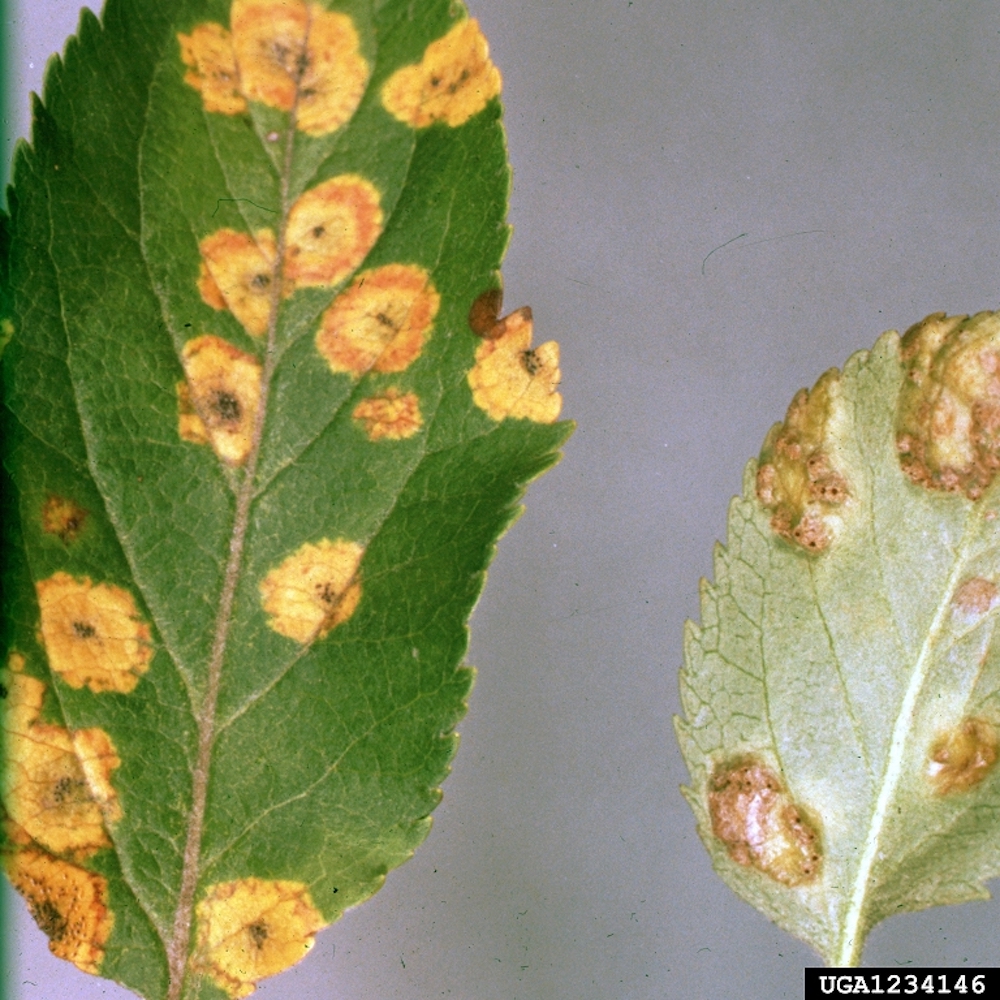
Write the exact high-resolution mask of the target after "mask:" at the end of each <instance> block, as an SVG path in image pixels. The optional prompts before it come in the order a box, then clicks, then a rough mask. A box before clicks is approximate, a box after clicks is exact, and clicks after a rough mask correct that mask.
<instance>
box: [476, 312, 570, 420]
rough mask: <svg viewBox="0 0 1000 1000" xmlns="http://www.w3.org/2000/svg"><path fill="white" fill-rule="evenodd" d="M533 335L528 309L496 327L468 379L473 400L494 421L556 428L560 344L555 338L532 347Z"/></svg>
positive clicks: (560, 398)
mask: <svg viewBox="0 0 1000 1000" xmlns="http://www.w3.org/2000/svg"><path fill="white" fill-rule="evenodd" d="M531 337H532V320H531V310H530V309H528V308H527V307H525V308H523V309H518V310H517V311H516V312H513V313H511V314H510V315H509V316H508V317H507V318H506V319H503V320H501V321H500V322H499V323H497V324H496V325H495V326H494V328H493V331H492V333H491V335H490V337H489V338H487V339H485V340H484V341H483V343H482V344H480V345H479V347H478V348H477V350H476V363H475V365H474V366H473V367H472V370H471V371H470V372H469V375H468V379H469V387H470V388H471V389H472V400H473V402H474V403H475V404H476V406H478V407H479V408H480V409H482V410H485V411H486V412H487V413H488V414H489V415H490V416H491V417H492V418H493V419H494V420H503V419H504V418H505V417H519V418H523V419H526V420H534V421H536V422H537V423H540V424H551V423H552V422H553V421H555V420H557V419H558V417H559V411H560V410H561V409H562V396H560V395H559V393H558V392H557V391H556V390H557V389H558V387H559V380H560V378H561V377H562V375H561V373H560V371H559V345H558V344H557V343H556V342H555V341H554V340H550V341H549V342H548V343H545V344H542V345H541V346H540V347H536V348H532V346H531Z"/></svg>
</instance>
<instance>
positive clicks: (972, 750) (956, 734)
mask: <svg viewBox="0 0 1000 1000" xmlns="http://www.w3.org/2000/svg"><path fill="white" fill-rule="evenodd" d="M996 759H997V731H996V727H995V726H994V725H993V724H992V723H990V722H987V721H986V720H985V719H974V718H970V719H965V720H964V721H963V722H962V723H961V724H960V725H959V726H956V727H955V728H954V729H952V730H951V731H949V732H947V733H944V734H942V735H941V736H939V737H938V738H937V739H936V740H935V741H934V744H933V746H932V747H931V751H930V758H929V760H928V763H927V777H928V778H930V781H931V784H932V786H933V788H934V791H935V792H936V793H937V794H938V795H947V794H949V793H951V792H964V791H966V790H967V789H969V788H972V787H974V786H975V785H978V784H979V783H980V782H981V781H982V780H983V779H984V778H985V777H986V775H987V774H989V772H990V770H991V769H992V768H993V765H994V764H995V763H996Z"/></svg>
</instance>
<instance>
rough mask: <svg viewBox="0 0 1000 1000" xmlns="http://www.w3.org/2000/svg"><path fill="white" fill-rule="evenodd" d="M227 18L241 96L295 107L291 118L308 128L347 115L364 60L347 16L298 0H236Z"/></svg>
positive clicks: (319, 129)
mask: <svg viewBox="0 0 1000 1000" xmlns="http://www.w3.org/2000/svg"><path fill="white" fill-rule="evenodd" d="M230 18H231V26H232V29H233V39H234V47H235V51H236V61H237V63H238V64H239V68H240V77H241V81H242V90H243V93H244V95H245V96H246V97H248V98H249V99H250V100H252V101H259V102H260V103H261V104H266V105H268V106H269V107H272V108H278V109H279V110H281V111H291V110H292V108H293V107H294V108H295V114H296V126H297V127H298V128H299V129H300V130H301V131H303V132H305V133H306V134H307V135H311V136H323V135H328V134H329V133H331V132H335V131H336V130H337V129H338V128H340V127H341V126H342V125H343V124H344V123H345V122H347V121H348V120H349V119H350V118H351V116H352V115H353V114H354V112H355V110H356V109H357V107H358V104H359V103H360V101H361V97H362V95H363V94H364V90H365V84H366V83H367V82H368V73H369V67H368V62H367V61H366V60H365V58H364V57H363V56H362V55H361V51H360V40H359V38H358V32H357V29H356V28H355V26H354V22H353V21H352V20H351V18H350V17H348V16H347V15H346V14H343V13H341V12H338V11H329V10H326V9H324V8H323V7H321V6H320V5H319V4H309V5H306V4H305V3H303V2H302V0H235V2H234V3H233V7H232V12H231V16H230Z"/></svg>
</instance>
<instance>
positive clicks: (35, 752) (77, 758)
mask: <svg viewBox="0 0 1000 1000" xmlns="http://www.w3.org/2000/svg"><path fill="white" fill-rule="evenodd" d="M0 686H2V689H3V691H4V692H6V694H5V696H4V698H3V711H2V719H3V737H4V750H5V757H6V766H5V767H4V769H3V774H2V776H0V789H2V798H3V806H4V811H5V813H6V815H7V818H8V819H9V821H10V822H11V823H12V824H13V825H14V826H13V827H12V829H16V831H18V832H19V833H22V834H23V835H25V836H26V837H27V838H28V839H29V840H30V839H33V840H35V841H37V843H38V844H40V845H42V846H43V847H45V848H46V849H47V850H50V851H53V852H55V853H58V854H71V855H74V856H76V857H78V858H82V857H86V856H88V855H90V854H93V853H94V852H95V851H97V850H99V849H101V848H102V847H109V846H110V844H111V842H110V840H109V839H108V836H107V833H106V829H105V827H106V825H107V824H112V823H115V822H117V821H118V820H119V819H121V815H122V813H121V807H120V805H119V803H118V796H117V794H116V793H115V790H114V788H113V786H112V784H111V773H112V772H113V771H114V770H115V769H116V768H117V767H118V766H119V765H120V763H121V762H120V760H119V758H118V754H117V753H116V751H115V748H114V745H113V744H112V742H111V738H110V737H109V736H108V734H107V733H106V732H104V730H103V729H98V728H90V729H81V730H76V731H70V730H68V729H65V728H63V727H62V726H56V725H52V724H50V723H45V722H40V721H39V718H38V717H39V713H40V711H41V707H42V702H43V698H44V693H45V685H44V684H43V683H42V682H41V681H39V680H37V679H36V678H34V677H30V676H29V675H27V674H25V673H23V672H19V671H12V670H4V671H0ZM15 839H17V838H15Z"/></svg>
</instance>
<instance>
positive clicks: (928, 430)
mask: <svg viewBox="0 0 1000 1000" xmlns="http://www.w3.org/2000/svg"><path fill="white" fill-rule="evenodd" d="M900 356H901V358H902V361H903V366H904V379H903V386H902V388H901V390H900V394H899V404H898V408H897V412H896V446H897V448H898V450H899V460H900V465H901V466H902V469H903V471H904V472H905V473H906V474H907V475H908V476H909V477H910V479H912V480H913V481H914V482H915V483H917V484H918V485H920V486H923V487H925V488H927V489H934V490H946V491H948V492H950V493H962V494H964V495H965V496H967V497H968V498H969V499H970V500H977V499H978V498H979V497H980V496H982V494H983V492H984V491H985V490H986V489H987V487H988V486H989V485H990V483H992V482H993V478H994V477H995V475H996V473H997V469H1000V314H997V313H990V312H984V313H978V314H977V315H975V316H972V317H969V316H946V315H945V314H944V313H934V314H932V315H930V316H928V317H927V318H926V319H924V320H922V321H921V322H920V323H917V324H916V325H915V326H912V327H911V328H910V329H909V330H907V331H906V334H905V335H904V336H903V339H902V342H901V344H900Z"/></svg>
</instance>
